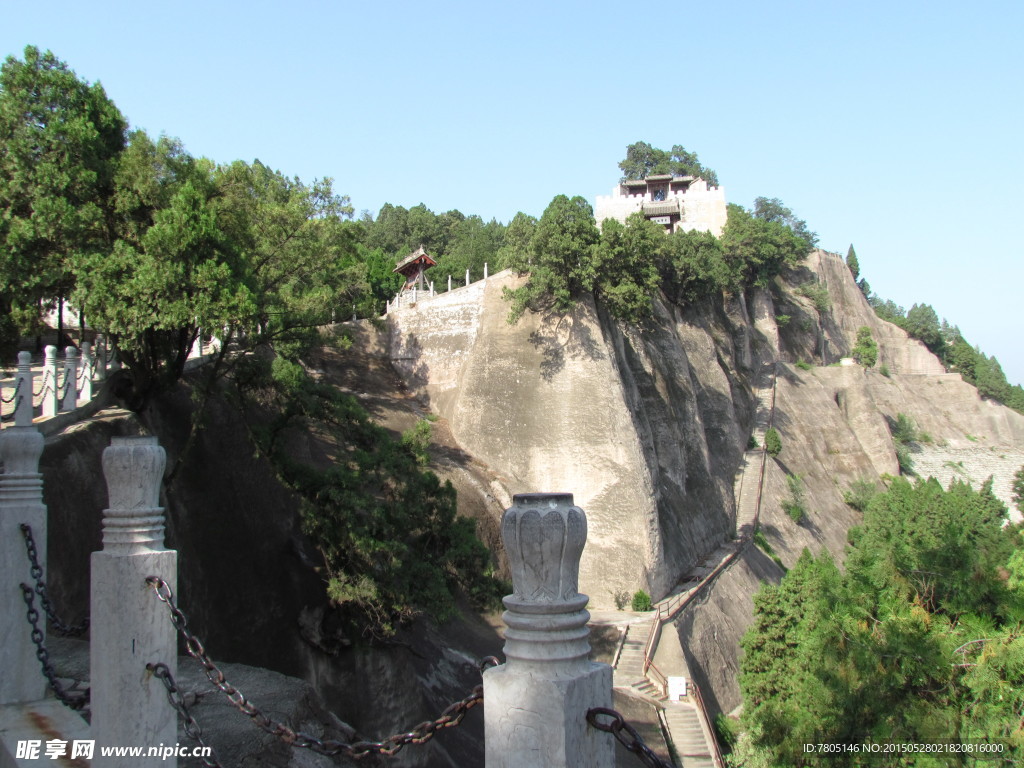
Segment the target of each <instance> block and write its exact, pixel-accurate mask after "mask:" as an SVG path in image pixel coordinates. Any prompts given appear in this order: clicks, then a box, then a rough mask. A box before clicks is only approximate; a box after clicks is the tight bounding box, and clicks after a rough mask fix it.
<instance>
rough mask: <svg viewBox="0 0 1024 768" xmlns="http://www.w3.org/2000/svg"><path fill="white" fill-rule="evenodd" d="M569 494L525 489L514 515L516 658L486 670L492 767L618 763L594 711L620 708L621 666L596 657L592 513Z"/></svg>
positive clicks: (508, 640) (608, 767)
mask: <svg viewBox="0 0 1024 768" xmlns="http://www.w3.org/2000/svg"><path fill="white" fill-rule="evenodd" d="M572 501H573V499H572V494H569V493H525V494H518V495H516V496H514V497H513V500H512V506H511V507H510V508H509V509H507V510H506V511H505V515H504V517H503V518H502V522H501V535H502V540H503V541H504V543H505V549H506V551H507V552H508V558H509V565H510V567H511V570H512V589H513V593H512V594H511V595H509V596H508V597H506V598H505V599H504V603H505V607H506V608H507V609H508V610H506V611H505V613H504V615H503V616H502V619H503V620H504V622H505V625H506V627H507V629H506V631H505V658H506V663H505V664H503V665H502V666H500V667H495V668H493V669H489V670H488V671H487V672H485V673H484V721H485V743H484V748H485V752H486V765H487V768H527V767H528V766H550V767H551V768H563V767H564V768H569V767H570V766H571V767H572V768H612V766H614V764H615V745H614V741H613V740H612V737H611V735H610V734H607V733H603V732H601V731H598V730H596V729H594V728H592V727H590V726H589V725H588V724H587V719H586V716H587V710H589V709H591V708H593V707H611V705H612V669H611V667H609V666H608V665H607V664H599V663H596V662H593V661H590V660H589V654H590V642H589V640H588V639H587V638H588V635H589V634H590V630H589V629H587V622H588V621H589V620H590V613H589V612H588V611H587V610H586V605H587V601H588V598H587V596H586V595H581V594H580V593H579V592H578V591H577V587H578V584H579V566H580V555H582V554H583V546H584V544H585V543H586V541H587V516H586V514H585V513H584V512H583V510H582V509H580V508H579V507H576V506H573V503H572Z"/></svg>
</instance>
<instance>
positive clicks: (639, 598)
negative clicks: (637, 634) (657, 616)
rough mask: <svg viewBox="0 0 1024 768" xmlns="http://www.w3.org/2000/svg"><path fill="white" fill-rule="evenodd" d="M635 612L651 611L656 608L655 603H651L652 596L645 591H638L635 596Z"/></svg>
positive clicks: (633, 606) (633, 604)
mask: <svg viewBox="0 0 1024 768" xmlns="http://www.w3.org/2000/svg"><path fill="white" fill-rule="evenodd" d="M631 607H632V608H633V610H634V611H649V610H651V609H652V608H654V603H652V602H651V596H650V595H649V594H647V593H646V592H645V591H644V590H642V589H638V590H637V591H636V592H635V593H634V594H633V603H632V606H631Z"/></svg>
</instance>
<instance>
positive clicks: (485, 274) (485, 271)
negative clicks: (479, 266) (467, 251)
mask: <svg viewBox="0 0 1024 768" xmlns="http://www.w3.org/2000/svg"><path fill="white" fill-rule="evenodd" d="M486 279H487V262H486V261H485V262H484V280H486Z"/></svg>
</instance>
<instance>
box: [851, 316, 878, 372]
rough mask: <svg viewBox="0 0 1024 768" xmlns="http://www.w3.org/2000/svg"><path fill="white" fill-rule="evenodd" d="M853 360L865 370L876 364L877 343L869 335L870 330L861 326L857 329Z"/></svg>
mask: <svg viewBox="0 0 1024 768" xmlns="http://www.w3.org/2000/svg"><path fill="white" fill-rule="evenodd" d="M853 359H854V360H856V361H857V362H858V363H860V364H861V365H863V366H864V367H865V368H872V367H874V365H875V363H876V362H878V342H876V341H875V339H874V337H872V335H871V329H870V328H868V327H867V326H866V325H862V326H861V327H860V328H858V329H857V342H856V344H854V347H853Z"/></svg>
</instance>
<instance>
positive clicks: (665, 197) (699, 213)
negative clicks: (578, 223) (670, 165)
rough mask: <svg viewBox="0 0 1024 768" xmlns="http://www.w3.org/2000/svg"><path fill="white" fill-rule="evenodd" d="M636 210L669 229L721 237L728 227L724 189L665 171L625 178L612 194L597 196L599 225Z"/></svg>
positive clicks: (596, 206) (623, 220)
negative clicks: (640, 176)
mask: <svg viewBox="0 0 1024 768" xmlns="http://www.w3.org/2000/svg"><path fill="white" fill-rule="evenodd" d="M637 211H643V214H644V216H645V217H646V218H647V219H649V220H650V221H653V222H655V223H656V224H662V225H664V227H665V229H666V231H668V232H675V231H676V230H679V229H682V230H686V231H690V230H694V229H696V230H702V231H705V232H710V233H711V234H713V235H715V236H716V237H720V236H721V234H722V229H723V228H724V227H725V217H726V208H725V190H723V189H722V188H721V187H709V186H708V183H707V182H706V181H704V179H701V178H698V177H696V176H673V175H672V174H669V173H662V174H657V175H652V176H648V177H646V178H644V179H630V180H628V181H624V182H622V183H621V184H619V185H618V186H616V187H615V189H614V190H612V194H610V195H598V196H597V199H596V201H595V205H594V218H596V219H597V223H598V225H600V224H601V222H603V221H604V220H605V219H617V220H618V221H621V222H625V221H626V218H627V217H629V216H630V215H631V214H633V213H636V212H637Z"/></svg>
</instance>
